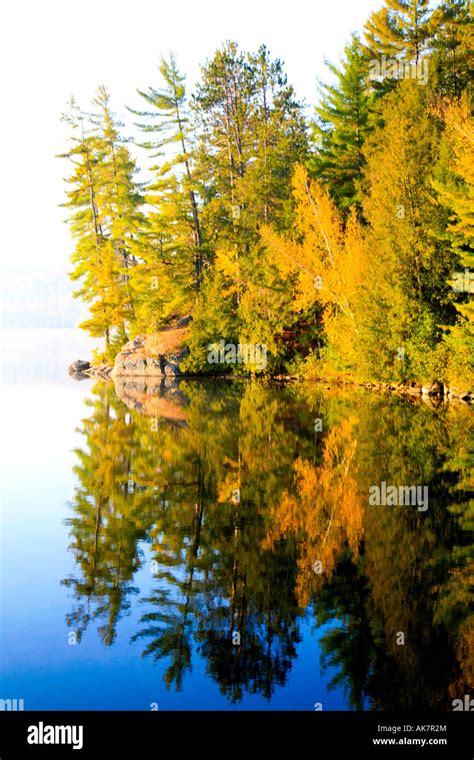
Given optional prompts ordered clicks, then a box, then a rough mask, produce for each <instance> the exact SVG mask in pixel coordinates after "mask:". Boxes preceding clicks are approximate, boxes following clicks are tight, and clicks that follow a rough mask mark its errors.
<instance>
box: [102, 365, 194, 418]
mask: <svg viewBox="0 0 474 760" xmlns="http://www.w3.org/2000/svg"><path fill="white" fill-rule="evenodd" d="M115 392H116V394H117V396H118V397H119V398H120V400H121V401H123V403H124V404H126V406H128V408H129V409H134V410H135V411H137V412H140V414H143V415H145V416H146V417H154V418H156V419H160V418H161V419H165V420H170V421H172V422H175V423H177V424H178V425H179V426H182V425H187V419H188V414H187V410H186V407H187V405H188V399H187V398H186V396H185V395H184V393H182V391H181V390H180V389H179V383H178V382H177V381H176V380H171V379H169V378H162V379H161V380H156V381H150V380H147V379H145V378H137V379H136V380H128V379H125V378H121V377H116V378H115Z"/></svg>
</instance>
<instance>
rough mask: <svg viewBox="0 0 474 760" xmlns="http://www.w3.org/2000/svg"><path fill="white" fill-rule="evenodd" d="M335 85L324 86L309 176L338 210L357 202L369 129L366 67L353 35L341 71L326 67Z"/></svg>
mask: <svg viewBox="0 0 474 760" xmlns="http://www.w3.org/2000/svg"><path fill="white" fill-rule="evenodd" d="M328 66H329V69H330V71H331V72H332V74H333V75H334V77H335V84H333V85H324V86H323V89H322V100H321V103H320V105H319V107H318V108H317V109H316V111H317V114H318V117H319V118H318V121H317V123H316V124H315V125H314V135H315V139H316V154H315V157H314V158H313V160H312V161H311V164H310V166H311V170H312V174H313V175H314V176H315V177H316V178H317V179H319V180H321V181H323V182H324V183H326V184H327V185H328V187H329V189H330V192H331V195H332V196H333V198H334V199H335V200H336V202H337V203H338V204H339V206H340V207H341V208H342V209H345V208H348V207H349V206H352V205H353V204H354V203H355V204H357V205H358V206H360V203H361V180H362V174H363V170H364V165H365V159H364V152H363V148H364V143H365V140H366V138H367V135H368V134H369V132H370V130H371V126H370V111H371V103H372V100H373V95H372V94H371V93H370V92H369V89H368V85H367V76H368V67H367V63H366V61H365V59H364V55H363V52H362V48H361V44H360V41H359V39H358V38H357V36H356V35H354V36H353V37H352V41H351V42H350V44H349V45H347V46H346V49H345V55H344V59H343V62H342V66H341V68H337V67H336V66H334V65H332V64H328Z"/></svg>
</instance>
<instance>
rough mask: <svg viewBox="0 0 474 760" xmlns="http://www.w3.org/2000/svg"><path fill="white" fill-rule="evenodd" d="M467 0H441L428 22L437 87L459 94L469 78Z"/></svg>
mask: <svg viewBox="0 0 474 760" xmlns="http://www.w3.org/2000/svg"><path fill="white" fill-rule="evenodd" d="M470 8H471V3H469V0H443V2H441V3H440V4H439V5H438V7H437V8H436V9H435V10H434V11H433V14H432V16H431V18H430V23H429V32H430V47H431V48H432V70H433V74H434V75H435V78H436V82H435V86H436V88H437V90H438V91H441V92H442V93H443V94H445V95H448V96H454V97H459V96H460V95H461V94H462V92H463V91H464V89H465V88H466V87H467V86H468V84H469V83H470V82H472V79H473V74H474V72H473V68H474V64H473V58H474V56H473V47H474V31H473V29H474V26H473V20H472V14H471V10H470Z"/></svg>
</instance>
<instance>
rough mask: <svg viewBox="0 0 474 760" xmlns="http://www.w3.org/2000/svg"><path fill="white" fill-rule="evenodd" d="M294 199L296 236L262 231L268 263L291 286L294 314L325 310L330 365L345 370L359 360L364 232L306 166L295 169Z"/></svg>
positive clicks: (324, 320) (352, 216)
mask: <svg viewBox="0 0 474 760" xmlns="http://www.w3.org/2000/svg"><path fill="white" fill-rule="evenodd" d="M293 197H294V200H295V204H296V205H295V228H294V235H293V238H292V239H289V238H285V237H282V236H280V235H278V234H276V233H275V232H273V231H272V230H271V229H270V228H268V227H264V228H263V229H262V231H261V234H262V238H263V241H264V244H265V247H266V251H267V256H268V261H269V263H270V264H271V265H273V266H275V267H276V268H277V270H278V272H279V274H280V277H281V278H282V280H284V281H286V282H290V283H291V285H292V286H293V298H292V306H293V310H294V311H295V312H297V313H298V312H304V311H308V310H309V311H311V310H312V309H314V310H315V309H317V308H318V307H319V308H321V309H322V314H323V316H322V319H323V325H324V332H325V339H326V350H325V358H326V361H327V363H329V364H330V365H331V367H335V368H336V370H337V371H344V370H346V369H349V368H351V367H353V366H354V364H355V360H356V352H357V340H358V332H359V331H358V319H357V305H358V304H359V302H360V298H359V293H360V289H361V287H362V285H363V279H364V267H365V260H366V255H365V242H364V238H363V235H362V230H361V227H360V224H359V222H358V220H357V217H356V213H355V211H353V212H352V213H351V214H350V215H349V218H348V220H347V222H346V224H344V222H343V217H342V214H341V213H340V211H339V210H338V209H337V207H336V206H335V204H334V202H333V201H332V199H331V198H330V196H329V194H328V192H327V190H325V189H324V188H323V187H321V185H319V184H318V183H317V182H315V181H313V180H310V179H309V177H308V173H307V171H306V169H305V168H304V167H303V166H297V167H296V169H295V173H294V176H293Z"/></svg>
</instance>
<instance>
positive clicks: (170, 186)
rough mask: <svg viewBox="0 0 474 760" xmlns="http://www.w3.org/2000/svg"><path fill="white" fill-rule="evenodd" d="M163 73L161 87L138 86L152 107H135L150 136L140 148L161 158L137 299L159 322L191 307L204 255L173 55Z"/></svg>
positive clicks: (146, 316)
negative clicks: (146, 108)
mask: <svg viewBox="0 0 474 760" xmlns="http://www.w3.org/2000/svg"><path fill="white" fill-rule="evenodd" d="M160 74H161V77H162V80H163V87H162V88H160V89H155V88H153V87H149V88H148V90H146V91H142V90H138V93H139V94H140V96H141V97H142V98H143V99H144V100H145V101H146V103H147V104H148V106H150V107H151V108H152V110H149V111H145V112H140V111H132V113H134V114H135V115H136V116H139V117H140V122H139V123H138V125H137V126H138V127H139V128H140V129H141V131H142V132H143V133H144V134H145V135H146V136H147V140H146V141H145V142H144V143H142V147H144V148H145V149H146V150H147V151H148V154H149V156H150V158H152V159H153V160H154V161H156V159H160V162H159V163H154V165H153V166H152V167H151V169H150V171H151V172H152V173H153V175H154V179H153V180H152V181H151V182H150V184H149V186H148V188H147V197H146V200H147V204H148V205H149V206H150V207H151V209H152V211H151V213H150V214H149V216H148V224H147V227H146V230H145V234H144V248H145V249H146V254H145V255H144V257H143V258H144V263H143V264H142V266H141V267H140V268H139V270H137V280H136V284H137V288H138V292H137V299H138V300H140V301H141V302H145V303H146V302H149V305H150V307H151V308H149V309H145V313H143V315H142V321H143V322H144V323H145V325H146V322H147V320H148V321H151V322H152V323H153V322H154V323H155V326H156V324H157V323H159V321H160V320H161V321H163V319H166V318H167V317H168V316H169V315H170V314H171V313H179V312H185V311H188V310H189V309H190V308H191V305H192V301H193V296H192V288H193V287H194V290H195V292H196V293H198V292H199V290H200V287H201V282H202V274H203V264H204V257H205V254H204V243H203V232H202V223H201V218H200V209H199V204H198V197H197V185H196V180H195V176H194V167H193V156H192V152H191V143H192V141H193V134H192V132H193V126H192V124H191V122H190V115H189V110H188V104H187V97H186V88H185V79H184V76H182V75H181V74H180V72H179V69H178V66H177V62H176V58H175V56H174V55H171V56H170V58H169V60H165V59H164V58H162V59H161V64H160ZM130 110H131V109H130ZM142 291H143V292H142ZM151 326H153V324H152V325H151Z"/></svg>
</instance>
